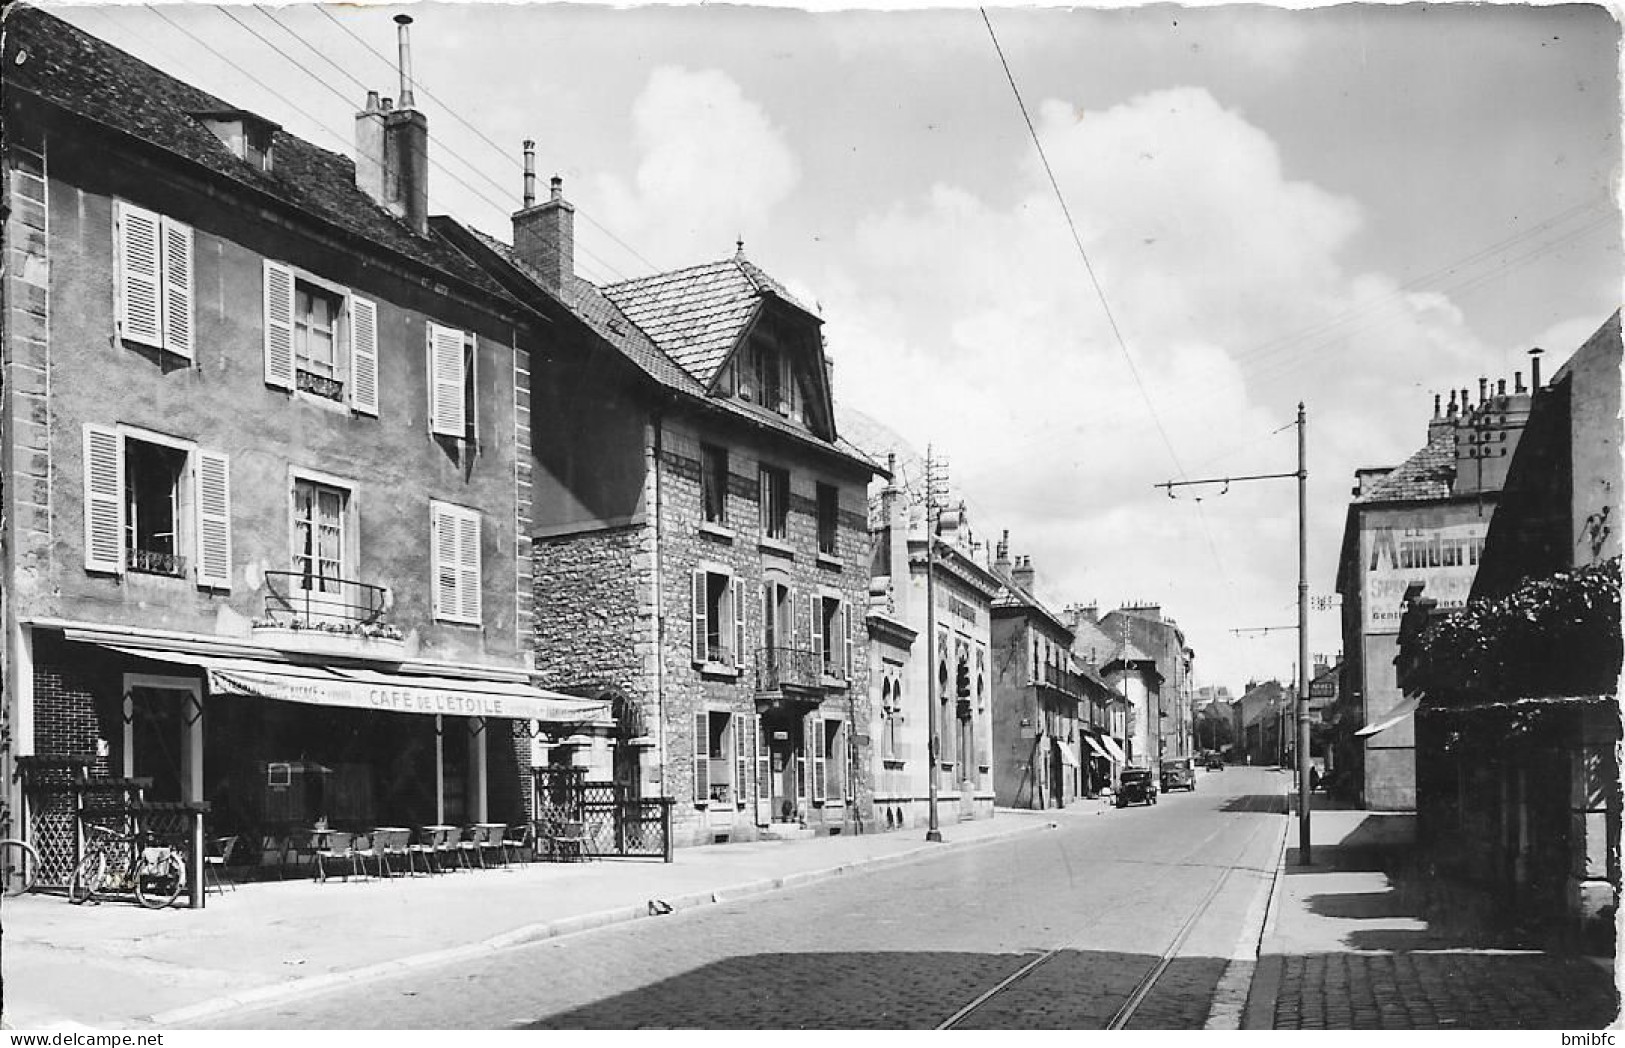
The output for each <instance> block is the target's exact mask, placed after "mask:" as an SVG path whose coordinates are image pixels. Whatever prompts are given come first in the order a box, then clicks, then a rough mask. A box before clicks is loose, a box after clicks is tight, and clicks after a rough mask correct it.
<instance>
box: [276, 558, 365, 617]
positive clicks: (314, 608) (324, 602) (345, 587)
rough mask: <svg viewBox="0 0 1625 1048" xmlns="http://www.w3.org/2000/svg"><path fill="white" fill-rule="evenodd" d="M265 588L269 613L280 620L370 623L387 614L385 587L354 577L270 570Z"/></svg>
mask: <svg viewBox="0 0 1625 1048" xmlns="http://www.w3.org/2000/svg"><path fill="white" fill-rule="evenodd" d="M265 589H266V594H265V614H266V616H267V617H268V618H271V619H274V620H275V621H277V622H288V623H292V622H297V623H298V624H299V625H300V626H316V625H320V624H335V623H337V624H344V625H355V626H368V625H372V624H374V623H377V622H378V620H379V619H380V618H382V617H383V614H384V594H385V591H384V588H383V587H382V586H373V585H370V584H368V583H365V582H357V581H355V580H354V579H335V578H329V577H326V576H321V575H306V574H304V573H303V572H299V571H267V572H266V573H265Z"/></svg>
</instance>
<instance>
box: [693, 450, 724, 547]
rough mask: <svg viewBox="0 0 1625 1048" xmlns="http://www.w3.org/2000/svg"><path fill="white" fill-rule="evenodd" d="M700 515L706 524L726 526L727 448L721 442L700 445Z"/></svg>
mask: <svg viewBox="0 0 1625 1048" xmlns="http://www.w3.org/2000/svg"><path fill="white" fill-rule="evenodd" d="M713 495H714V496H715V503H716V504H715V506H713V505H712V501H713ZM700 515H701V519H702V520H704V521H705V523H707V524H712V525H715V526H717V527H724V528H725V527H727V526H728V449H727V447H726V446H724V445H721V444H707V443H702V444H701V445H700Z"/></svg>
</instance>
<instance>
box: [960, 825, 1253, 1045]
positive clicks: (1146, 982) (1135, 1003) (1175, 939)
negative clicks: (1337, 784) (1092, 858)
mask: <svg viewBox="0 0 1625 1048" xmlns="http://www.w3.org/2000/svg"><path fill="white" fill-rule="evenodd" d="M1266 799H1267V800H1268V801H1269V802H1270V803H1269V806H1267V807H1265V806H1261V807H1258V808H1256V809H1253V808H1244V809H1241V810H1239V811H1236V812H1233V813H1228V814H1238V815H1239V814H1263V813H1273V811H1274V807H1273V798H1266ZM1249 803H1256V801H1254V800H1253V799H1252V798H1249ZM1271 828H1272V825H1271V823H1269V822H1262V823H1260V824H1259V825H1258V826H1257V827H1255V828H1254V829H1253V830H1252V831H1251V832H1250V833H1248V835H1247V837H1246V839H1245V840H1244V841H1243V842H1242V844H1241V847H1240V848H1239V849H1237V851H1236V860H1237V861H1236V862H1231V863H1228V864H1219V863H1211V862H1206V863H1199V862H1192V861H1191V859H1192V858H1193V857H1194V856H1196V855H1198V854H1200V853H1201V852H1202V850H1203V849H1204V848H1205V847H1206V846H1207V845H1208V844H1209V843H1210V842H1211V841H1212V840H1213V839H1214V838H1215V837H1217V836H1219V835H1220V834H1222V833H1224V832H1225V830H1226V827H1222V826H1221V827H1220V828H1218V829H1216V830H1214V831H1213V832H1212V833H1210V834H1208V835H1207V836H1206V837H1204V838H1202V840H1201V841H1199V842H1197V844H1196V845H1194V846H1193V847H1192V848H1190V849H1189V850H1187V851H1186V853H1185V854H1184V856H1183V857H1182V858H1180V859H1179V860H1177V861H1172V862H1167V863H1159V864H1157V865H1158V866H1160V867H1161V868H1162V869H1163V871H1164V872H1163V873H1162V874H1161V876H1159V877H1157V878H1156V883H1161V882H1165V881H1167V880H1169V879H1171V878H1172V877H1173V876H1174V871H1176V870H1180V869H1189V868H1191V867H1209V868H1219V869H1222V871H1223V872H1221V873H1220V874H1219V876H1218V877H1217V878H1216V879H1215V880H1214V882H1213V884H1212V886H1210V887H1209V888H1208V890H1207V891H1206V892H1205V893H1204V894H1203V895H1202V897H1201V898H1200V899H1199V900H1198V901H1197V903H1196V905H1195V906H1194V907H1192V909H1191V910H1190V912H1189V913H1188V914H1186V916H1185V918H1184V920H1183V921H1182V922H1181V923H1180V924H1179V927H1178V928H1177V929H1175V931H1174V933H1173V935H1172V936H1171V937H1170V938H1169V940H1168V943H1167V945H1166V946H1164V947H1163V949H1162V951H1161V952H1160V953H1159V954H1158V956H1157V959H1156V960H1155V961H1154V962H1153V963H1152V964H1151V966H1150V967H1149V968H1148V969H1147V970H1146V972H1145V973H1144V974H1143V975H1142V976H1141V977H1140V979H1139V980H1138V982H1136V984H1135V986H1134V988H1133V989H1132V990H1130V992H1129V994H1128V996H1127V997H1125V998H1124V1000H1123V1003H1122V1004H1121V1005H1119V1006H1118V1008H1117V1010H1116V1011H1115V1012H1114V1013H1113V1014H1112V1016H1111V1018H1110V1019H1109V1020H1108V1021H1107V1023H1106V1026H1105V1028H1106V1029H1108V1030H1121V1029H1124V1028H1126V1027H1127V1026H1128V1024H1129V1023H1130V1022H1131V1021H1132V1020H1133V1019H1134V1016H1135V1015H1136V1013H1137V1012H1138V1011H1139V1010H1140V1007H1141V1006H1142V1005H1143V1004H1144V1003H1145V1001H1146V999H1147V998H1148V997H1149V996H1150V995H1151V993H1152V992H1153V991H1154V990H1155V989H1156V987H1157V984H1158V982H1159V980H1161V979H1162V977H1163V975H1164V974H1166V973H1167V971H1168V969H1169V967H1170V966H1171V965H1172V964H1173V962H1174V960H1175V959H1176V958H1177V957H1178V955H1179V951H1180V950H1181V949H1182V948H1183V947H1184V945H1185V943H1186V942H1187V941H1188V940H1189V939H1190V936H1191V933H1192V932H1193V931H1194V930H1195V929H1196V926H1197V924H1198V923H1199V922H1200V921H1201V919H1202V918H1203V917H1204V916H1205V915H1206V914H1207V913H1208V912H1209V910H1210V909H1211V908H1212V906H1213V903H1214V901H1215V900H1216V899H1217V898H1218V897H1219V895H1220V894H1221V893H1222V892H1223V891H1224V889H1225V886H1226V885H1228V884H1229V883H1230V879H1231V877H1232V876H1233V875H1234V874H1236V873H1237V872H1240V871H1244V870H1245V871H1251V872H1255V873H1268V872H1271V871H1270V870H1266V869H1264V868H1261V867H1252V866H1241V865H1238V863H1239V861H1240V860H1241V859H1242V858H1243V857H1245V856H1246V854H1247V852H1248V850H1249V849H1250V848H1252V846H1253V844H1254V843H1255V842H1256V841H1257V840H1258V838H1259V836H1260V835H1261V834H1262V833H1264V832H1265V831H1266V830H1269V829H1271ZM1141 887H1142V888H1143V886H1141ZM1137 890H1139V889H1137ZM1124 902H1127V899H1126V898H1119V899H1112V900H1108V904H1118V903H1124ZM1083 934H1084V933H1083V932H1081V931H1080V932H1079V933H1078V934H1077V935H1074V936H1071V937H1069V938H1068V939H1067V940H1066V941H1065V942H1063V943H1061V944H1060V945H1058V946H1055V947H1053V948H1050V949H1047V950H1045V951H1044V952H1043V953H1041V954H1039V955H1038V956H1037V957H1034V958H1033V959H1032V960H1030V961H1028V962H1027V963H1025V964H1023V965H1022V966H1021V967H1020V968H1018V969H1016V970H1015V971H1014V972H1011V973H1010V974H1009V975H1007V976H1005V977H1004V978H1002V979H1000V980H999V981H998V982H996V983H994V984H993V985H992V986H991V987H989V988H988V989H986V990H984V991H982V992H981V993H979V994H977V995H976V996H975V997H973V998H972V999H971V1000H969V1001H967V1002H966V1003H965V1004H964V1005H963V1006H961V1007H960V1008H959V1009H958V1010H956V1011H955V1012H953V1014H951V1015H949V1016H948V1017H947V1018H946V1019H944V1020H943V1021H942V1022H940V1023H938V1024H937V1025H936V1027H935V1029H938V1030H952V1029H958V1028H961V1027H962V1026H963V1024H964V1023H965V1021H966V1020H968V1019H969V1018H971V1017H972V1016H974V1015H975V1014H976V1013H977V1012H979V1011H982V1010H983V1009H984V1008H986V1007H987V1006H988V1005H989V1004H991V1003H993V1002H994V1001H997V1000H999V999H1000V998H1001V997H1002V996H1004V995H1006V994H1010V993H1012V992H1014V991H1015V989H1016V988H1017V987H1018V986H1019V985H1020V984H1021V983H1022V982H1023V981H1024V980H1026V979H1027V978H1028V977H1029V976H1031V975H1032V973H1033V972H1035V971H1037V970H1038V969H1040V968H1042V967H1044V966H1045V965H1047V964H1049V963H1051V962H1052V961H1054V960H1055V958H1057V957H1059V956H1061V955H1062V954H1065V953H1067V952H1069V951H1072V950H1075V949H1077V947H1078V944H1079V943H1080V942H1081V941H1082V939H1083Z"/></svg>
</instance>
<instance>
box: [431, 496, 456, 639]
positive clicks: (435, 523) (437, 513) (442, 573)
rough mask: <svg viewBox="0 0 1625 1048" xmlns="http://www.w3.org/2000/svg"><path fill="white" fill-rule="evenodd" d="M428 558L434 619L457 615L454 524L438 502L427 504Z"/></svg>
mask: <svg viewBox="0 0 1625 1048" xmlns="http://www.w3.org/2000/svg"><path fill="white" fill-rule="evenodd" d="M429 513H430V538H429V556H430V559H431V560H432V561H433V564H432V566H431V567H432V571H433V574H434V617H435V618H437V619H447V618H455V617H456V614H457V607H458V601H457V525H456V522H455V521H454V520H452V518H451V514H450V513H448V512H447V507H445V506H442V505H440V504H439V503H438V502H431V503H429Z"/></svg>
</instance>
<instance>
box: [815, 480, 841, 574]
mask: <svg viewBox="0 0 1625 1048" xmlns="http://www.w3.org/2000/svg"><path fill="white" fill-rule="evenodd" d="M839 517H840V498H839V496H838V494H837V493H836V490H835V488H834V486H833V485H830V484H820V485H818V552H820V553H823V554H825V555H826V556H830V557H833V556H835V549H836V546H835V536H836V532H837V524H838V521H839Z"/></svg>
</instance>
